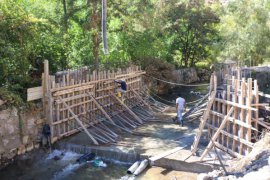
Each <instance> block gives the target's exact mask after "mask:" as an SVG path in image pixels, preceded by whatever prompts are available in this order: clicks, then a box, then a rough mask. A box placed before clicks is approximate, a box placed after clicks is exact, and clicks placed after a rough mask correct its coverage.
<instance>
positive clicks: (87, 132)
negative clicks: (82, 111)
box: [59, 96, 99, 145]
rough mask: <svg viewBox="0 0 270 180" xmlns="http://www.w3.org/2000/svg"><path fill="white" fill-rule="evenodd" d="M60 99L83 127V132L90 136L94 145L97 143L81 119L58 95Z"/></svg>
mask: <svg viewBox="0 0 270 180" xmlns="http://www.w3.org/2000/svg"><path fill="white" fill-rule="evenodd" d="M59 98H60V101H61V102H62V103H63V105H64V106H65V107H66V108H67V110H68V111H69V112H70V114H71V115H72V116H73V117H74V118H75V120H76V121H77V122H78V124H79V125H80V126H81V127H82V128H83V130H84V132H85V133H86V134H87V135H88V136H89V137H90V139H91V140H92V141H93V142H94V144H95V145H99V144H98V142H97V141H96V139H95V138H94V137H93V136H92V135H91V134H90V133H89V131H88V130H87V129H86V127H85V126H84V125H83V123H82V121H81V120H80V119H79V118H78V116H77V115H76V114H74V112H73V111H72V109H71V108H70V107H69V106H68V105H67V103H66V102H65V101H63V99H62V98H61V97H60V96H59Z"/></svg>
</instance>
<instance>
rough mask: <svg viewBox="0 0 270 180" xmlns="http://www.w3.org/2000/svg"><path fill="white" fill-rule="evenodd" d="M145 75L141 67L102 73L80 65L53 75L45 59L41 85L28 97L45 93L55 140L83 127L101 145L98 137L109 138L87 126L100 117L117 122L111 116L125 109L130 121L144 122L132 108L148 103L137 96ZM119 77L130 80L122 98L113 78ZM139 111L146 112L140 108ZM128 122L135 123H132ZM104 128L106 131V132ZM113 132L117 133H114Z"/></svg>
mask: <svg viewBox="0 0 270 180" xmlns="http://www.w3.org/2000/svg"><path fill="white" fill-rule="evenodd" d="M143 74H145V72H143V71H142V70H141V69H140V68H139V67H138V66H132V67H129V68H126V69H124V70H121V69H118V70H117V71H100V72H96V71H93V72H91V71H90V70H88V69H87V68H81V69H77V70H73V71H72V70H68V71H62V72H58V73H56V75H50V74H49V64H48V61H45V62H44V74H43V83H42V87H36V88H30V89H29V90H28V99H29V100H34V99H38V98H41V97H40V96H41V94H42V95H43V97H42V98H43V105H44V112H45V115H46V119H47V122H48V124H49V125H50V127H51V139H52V142H55V141H56V140H58V139H60V138H62V137H65V136H69V135H71V134H73V133H76V132H79V131H82V130H83V131H85V132H86V133H87V135H88V136H89V137H90V138H91V139H92V141H93V142H94V143H95V144H98V140H97V139H99V140H100V141H101V142H107V141H105V140H104V138H103V137H101V136H99V135H96V136H94V135H93V134H91V132H89V131H88V130H87V129H86V128H88V127H93V126H94V125H96V124H99V123H100V122H101V120H105V119H106V121H108V122H109V123H111V124H115V122H114V121H113V120H112V118H113V117H114V116H117V115H118V114H119V113H121V112H123V111H125V112H126V113H127V116H128V117H129V118H130V119H132V120H131V121H137V122H136V123H142V119H141V117H139V116H138V115H137V113H134V112H133V111H132V110H131V109H132V108H133V107H134V106H137V105H138V104H143V105H145V106H146V105H147V104H145V102H144V101H143V99H141V98H140V96H139V95H138V94H139V91H140V90H141V88H142V75H143ZM118 79H124V80H125V81H126V83H127V92H126V93H125V96H124V99H123V101H121V100H120V99H119V98H118V97H117V96H116V95H115V94H116V89H117V83H115V82H114V80H118ZM136 112H137V111H136ZM138 113H144V114H146V112H140V111H138ZM123 120H125V119H123ZM126 123H129V122H126ZM129 124H130V125H132V124H133V122H130V123H129ZM119 127H120V126H119ZM105 128H106V127H105ZM120 128H121V127H120ZM122 128H123V127H122ZM100 131H102V130H101V129H100ZM105 131H109V130H108V129H106V130H105ZM105 131H104V132H103V134H104V133H105V134H106V132H105ZM93 133H94V132H93ZM112 134H113V135H115V133H113V132H112V133H111V135H112ZM109 137H110V136H109V135H108V138H109Z"/></svg>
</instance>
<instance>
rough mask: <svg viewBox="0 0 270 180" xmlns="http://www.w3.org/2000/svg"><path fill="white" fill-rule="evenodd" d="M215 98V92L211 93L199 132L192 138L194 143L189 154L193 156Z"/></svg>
mask: <svg viewBox="0 0 270 180" xmlns="http://www.w3.org/2000/svg"><path fill="white" fill-rule="evenodd" d="M214 89H215V88H214ZM215 96H216V91H213V92H212V93H211V95H210V98H209V101H208V103H207V108H206V111H205V112H204V114H203V117H202V119H201V123H200V127H199V132H198V133H197V134H196V136H195V137H194V142H193V145H192V146H191V152H192V153H193V154H195V152H196V151H197V147H198V144H199V141H200V138H201V134H202V131H203V128H204V126H205V123H206V121H207V118H208V116H209V112H210V109H211V107H212V104H213V102H214V100H215Z"/></svg>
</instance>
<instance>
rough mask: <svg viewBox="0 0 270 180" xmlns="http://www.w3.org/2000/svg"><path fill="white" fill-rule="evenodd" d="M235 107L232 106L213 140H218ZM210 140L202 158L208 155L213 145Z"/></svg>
mask: <svg viewBox="0 0 270 180" xmlns="http://www.w3.org/2000/svg"><path fill="white" fill-rule="evenodd" d="M233 110H234V109H233V107H231V109H230V110H229V112H228V114H227V115H226V116H225V118H224V119H223V121H222V123H221V125H220V126H219V128H218V130H217V131H216V132H215V134H214V136H213V137H212V138H211V139H212V141H213V142H215V141H216V139H217V138H218V136H219V134H220V131H221V130H222V129H223V128H224V126H225V124H226V122H227V120H228V118H229V117H230V115H231V114H232V112H233ZM212 141H210V143H209V144H208V145H207V147H206V149H205V150H204V152H203V154H202V155H201V157H200V160H203V158H204V157H205V156H206V154H207V153H208V152H209V151H210V150H211V149H212V147H213V142H212Z"/></svg>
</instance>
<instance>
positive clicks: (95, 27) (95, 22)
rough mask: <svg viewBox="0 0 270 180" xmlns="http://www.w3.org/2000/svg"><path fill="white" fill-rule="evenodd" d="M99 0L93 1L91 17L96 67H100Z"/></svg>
mask: <svg viewBox="0 0 270 180" xmlns="http://www.w3.org/2000/svg"><path fill="white" fill-rule="evenodd" d="M97 3H98V1H97V0H93V1H92V8H93V9H92V15H91V17H90V22H91V25H92V26H91V27H92V43H93V55H94V66H95V69H96V70H98V69H99V44H100V42H101V38H100V33H99V27H100V26H99V25H100V13H99V12H98V7H97Z"/></svg>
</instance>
